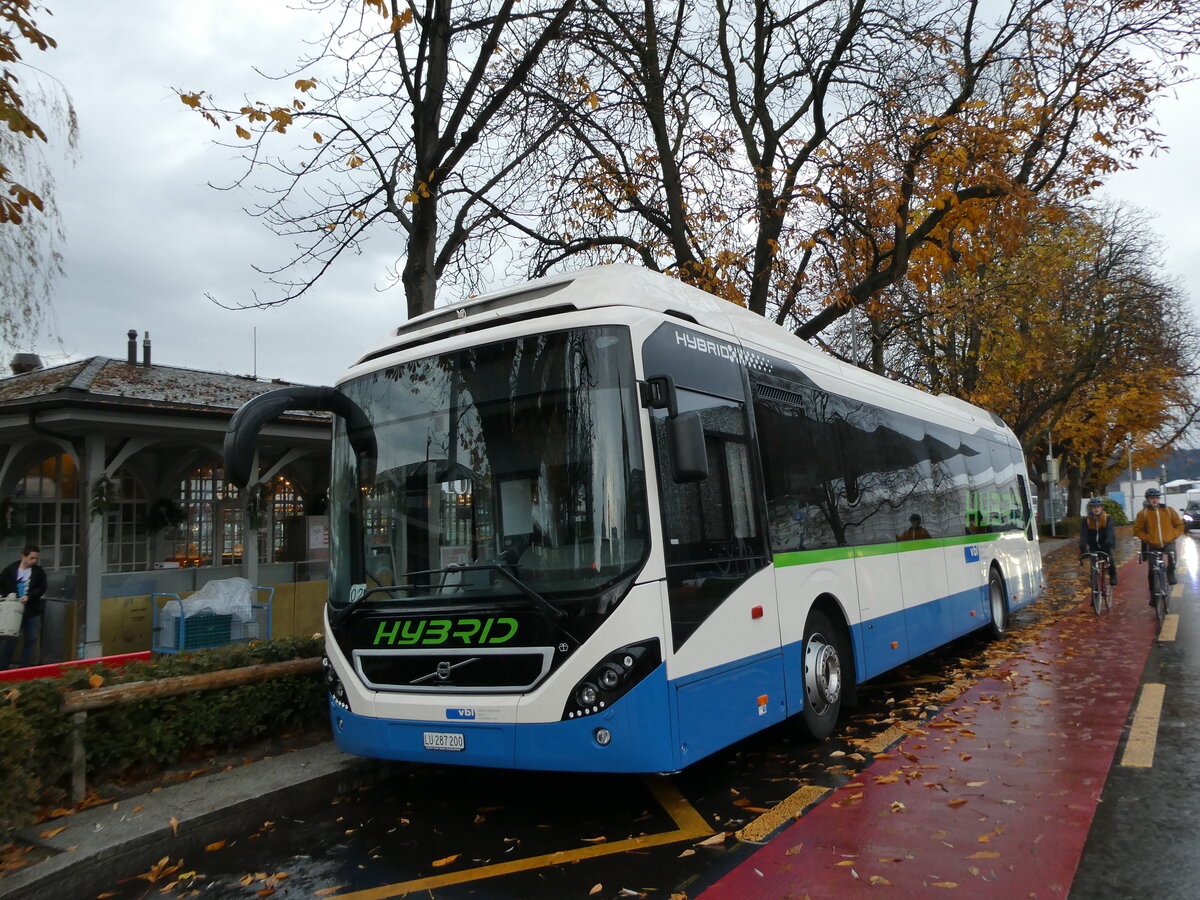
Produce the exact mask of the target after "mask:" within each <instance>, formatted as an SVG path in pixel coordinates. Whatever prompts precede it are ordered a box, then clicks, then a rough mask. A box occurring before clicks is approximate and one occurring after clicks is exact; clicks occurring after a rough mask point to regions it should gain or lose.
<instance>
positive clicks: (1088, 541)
mask: <svg viewBox="0 0 1200 900" xmlns="http://www.w3.org/2000/svg"><path fill="white" fill-rule="evenodd" d="M1116 549H1117V529H1116V526H1114V525H1113V520H1112V517H1111V516H1110V515H1109V514H1108V513H1106V512H1105V511H1104V501H1102V500H1101V499H1100V498H1099V497H1093V498H1092V499H1091V500H1089V501H1088V502H1087V515H1086V516H1084V517H1083V520H1082V521H1081V522H1080V524H1079V552H1080V553H1081V554H1082V553H1088V552H1092V553H1107V554H1108V581H1109V584H1113V585H1115V584H1116V583H1117V564H1116V562H1115V561H1114V560H1115V556H1116Z"/></svg>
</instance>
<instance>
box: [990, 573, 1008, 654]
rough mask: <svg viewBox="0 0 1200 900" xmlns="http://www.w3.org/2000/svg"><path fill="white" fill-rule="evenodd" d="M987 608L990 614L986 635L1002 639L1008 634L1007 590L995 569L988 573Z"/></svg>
mask: <svg viewBox="0 0 1200 900" xmlns="http://www.w3.org/2000/svg"><path fill="white" fill-rule="evenodd" d="M988 607H989V608H990V609H991V613H992V621H991V624H989V625H988V635H989V636H991V637H992V638H1001V637H1004V635H1005V634H1006V633H1007V632H1008V590H1007V589H1006V588H1005V587H1004V579H1003V578H1001V577H1000V573H999V572H998V571H996V570H995V569H991V570H990V571H989V572H988Z"/></svg>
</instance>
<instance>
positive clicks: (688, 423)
mask: <svg viewBox="0 0 1200 900" xmlns="http://www.w3.org/2000/svg"><path fill="white" fill-rule="evenodd" d="M642 404H643V405H644V406H648V407H649V408H650V409H665V410H666V411H667V443H668V444H670V445H671V459H672V461H673V463H674V470H675V471H674V478H675V483H676V484H683V483H684V482H688V481H703V480H704V479H705V478H707V477H708V450H707V449H706V448H705V446H704V423H703V422H702V421H701V420H700V413H698V412H696V411H695V410H693V411H691V412H683V413H681V412H680V411H679V395H678V392H677V391H676V389H675V379H674V378H672V377H671V376H670V375H654V376H652V377H650V378H647V379H646V381H645V382H644V383H643V384H642Z"/></svg>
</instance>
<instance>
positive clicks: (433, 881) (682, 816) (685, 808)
mask: <svg viewBox="0 0 1200 900" xmlns="http://www.w3.org/2000/svg"><path fill="white" fill-rule="evenodd" d="M646 787H647V788H648V789H649V790H650V793H652V794H653V795H654V799H656V800H657V801H658V802H659V804H660V805H661V806H662V808H663V809H664V810H666V812H667V815H669V816H670V817H671V820H672V821H673V822H674V823H675V825H676V828H675V830H674V831H664V832H661V833H659V834H644V835H641V836H639V837H635V838H629V839H627V840H624V841H613V842H612V843H611V844H592V845H591V846H588V847H577V848H575V849H573V850H557V851H555V852H554V853H544V854H542V855H541V856H531V857H529V858H528V859H513V860H508V861H507V862H503V863H497V864H495V865H491V866H478V867H476V868H474V869H462V870H461V871H458V872H447V873H446V874H445V875H431V876H430V877H428V878H418V879H415V880H413V881H402V882H399V883H397V884H385V885H382V886H380V887H377V888H368V889H367V890H365V891H355V892H354V893H352V894H337V895H336V896H337V897H338V898H339V900H384V898H387V897H403V896H404V895H405V894H409V893H412V892H413V891H431V890H433V889H434V888H439V887H446V886H447V885H451V884H463V883H465V882H468V881H478V880H480V879H483V878H495V877H496V876H498V875H510V874H512V873H513V872H528V871H529V870H531V869H540V868H542V867H543V866H557V865H562V864H563V863H570V862H578V861H579V860H581V859H594V858H595V857H597V856H609V855H611V854H613V853H624V852H625V851H627V850H644V849H645V848H647V847H661V846H662V845H664V844H674V843H676V842H678V841H688V840H692V839H694V838H701V837H707V836H708V835H710V834H712V833H713V830H712V828H711V827H709V825H708V823H706V822H705V821H704V818H703V817H702V816H701V815H700V813H698V812H697V811H696V809H695V807H693V806H692V805H691V804H690V803H688V802H687V800H685V799H684V798H683V796H682V795H681V794H680V793H679V792H678V791H677V790H676V789H675V786H674V785H673V784H671V782H670V781H668V780H667V779H666V778H663V777H662V776H656V777H653V778H647V779H646Z"/></svg>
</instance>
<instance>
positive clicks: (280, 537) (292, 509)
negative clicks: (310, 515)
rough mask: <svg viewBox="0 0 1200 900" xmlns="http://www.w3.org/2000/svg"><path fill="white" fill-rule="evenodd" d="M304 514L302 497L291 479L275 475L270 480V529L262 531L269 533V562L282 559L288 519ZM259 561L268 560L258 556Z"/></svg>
mask: <svg viewBox="0 0 1200 900" xmlns="http://www.w3.org/2000/svg"><path fill="white" fill-rule="evenodd" d="M303 515H304V499H303V498H302V497H301V496H300V492H299V491H297V490H296V486H295V485H294V484H292V482H291V480H290V479H288V478H287V477H285V476H283V475H276V476H275V478H274V480H273V481H272V482H271V523H270V530H269V532H268V529H267V528H264V529H263V531H264V532H267V533H269V534H270V535H271V554H270V556H271V558H270V560H269V561H270V562H280V561H282V560H283V557H284V552H283V548H284V545H285V544H286V542H287V538H286V537H285V530H286V528H287V523H288V519H292V518H296V517H298V516H303ZM259 562H268V560H267V559H264V558H263V555H260V556H259Z"/></svg>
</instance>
